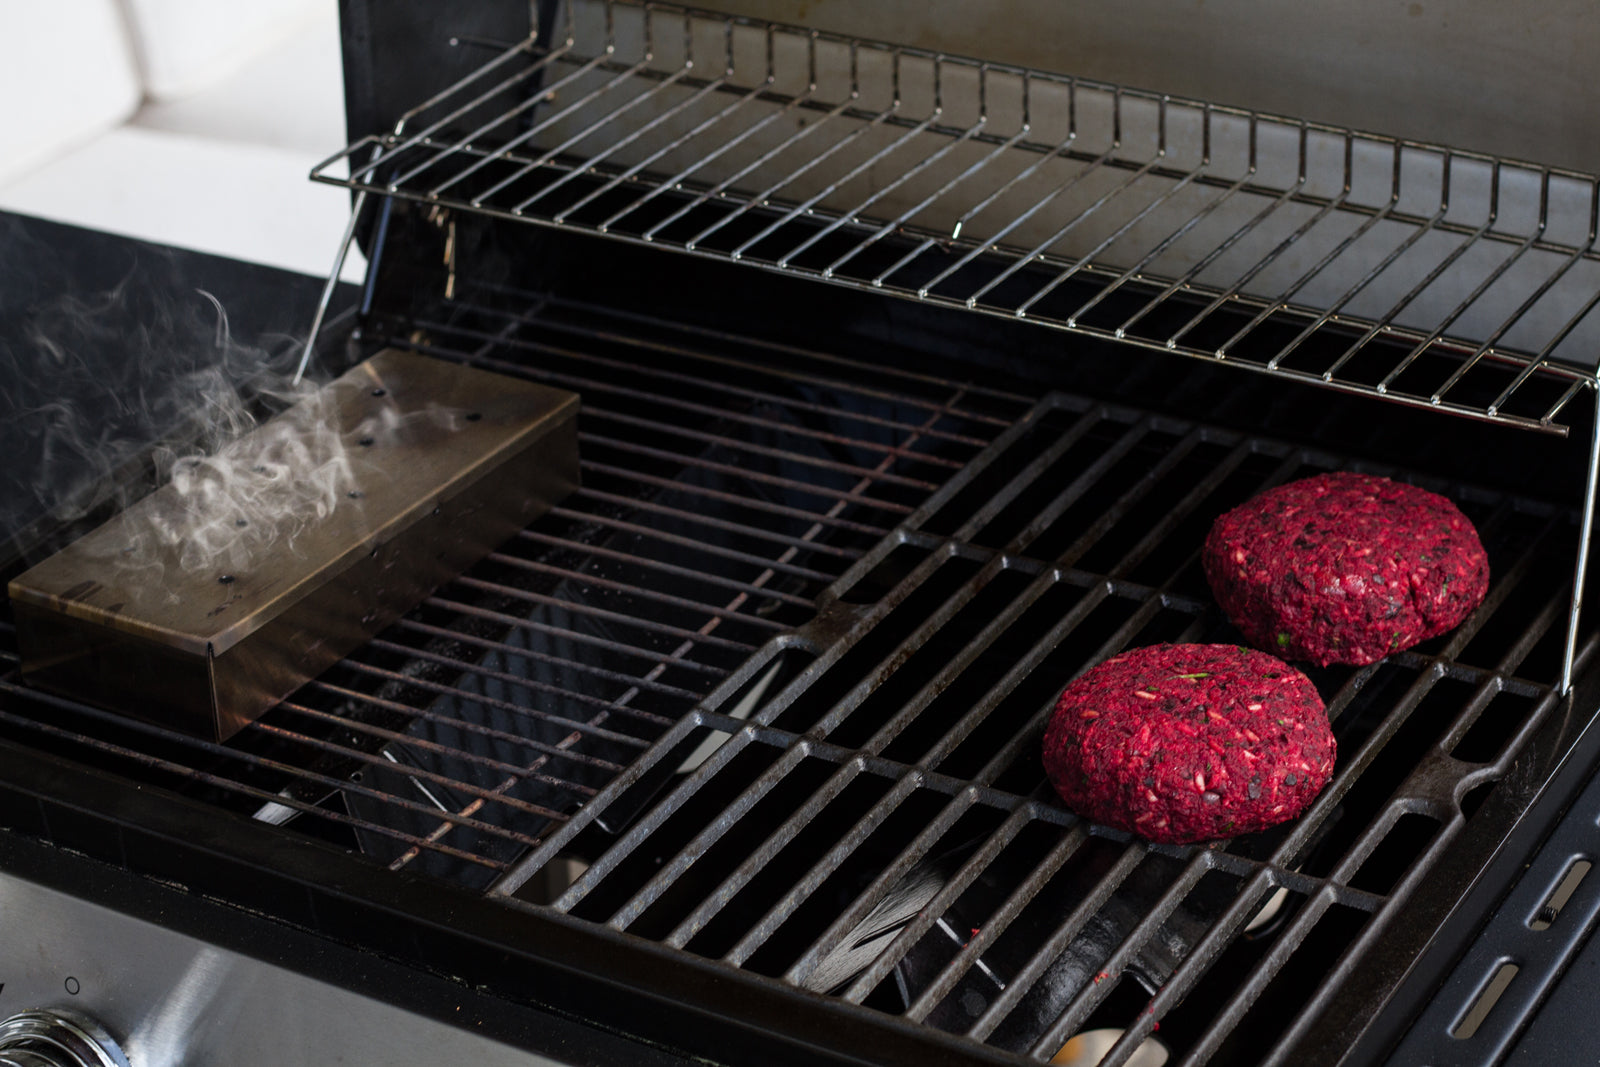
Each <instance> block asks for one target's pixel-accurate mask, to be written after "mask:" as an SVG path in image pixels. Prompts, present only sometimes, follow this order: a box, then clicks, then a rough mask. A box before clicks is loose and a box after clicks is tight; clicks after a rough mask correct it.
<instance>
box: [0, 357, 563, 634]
mask: <svg viewBox="0 0 1600 1067" xmlns="http://www.w3.org/2000/svg"><path fill="white" fill-rule="evenodd" d="M577 405H578V398H577V396H576V395H575V394H572V393H568V392H564V391H562V390H557V389H551V388H548V387H545V386H540V385H535V384H533V383H530V382H524V381H520V380H516V379H511V378H506V377H503V376H501V375H496V374H492V373H489V372H487V371H482V370H477V369H474V368H470V367H463V366H458V365H454V364H450V363H445V362H442V361H439V360H434V359H429V358H427V357H424V356H418V355H414V354H411V353H406V352H400V351H395V350H386V351H384V352H380V353H379V354H377V355H376V356H373V357H372V358H371V359H369V360H367V361H365V362H363V363H361V364H359V365H358V366H356V367H354V368H353V369H351V370H350V371H349V372H347V373H346V374H344V375H343V376H342V377H340V378H339V379H338V380H336V381H334V382H332V383H330V384H329V385H327V386H326V387H324V388H323V389H322V390H321V391H320V392H319V393H318V394H317V395H316V396H315V397H313V398H312V399H311V400H308V401H302V402H301V403H298V404H296V405H294V406H293V407H291V408H290V409H288V410H287V411H285V412H283V413H281V414H280V415H278V416H277V417H276V418H274V419H271V420H269V421H268V422H266V423H263V424H262V425H261V426H259V427H257V428H256V429H255V430H254V431H252V432H251V433H249V434H246V435H245V436H244V437H242V438H240V439H238V440H237V441H234V442H232V443H231V444H230V445H228V446H226V447H225V448H224V449H222V450H221V452H220V453H219V459H220V460H221V461H222V462H221V464H214V465H210V468H209V470H208V471H206V472H204V473H205V474H207V475H210V476H213V477H215V478H217V479H218V480H220V481H228V480H230V479H231V480H233V481H234V482H235V483H237V482H243V481H247V480H249V479H252V478H253V479H258V480H259V482H260V484H259V486H255V487H251V488H254V489H256V490H257V491H258V492H259V494H260V496H259V497H258V498H256V499H255V500H253V501H248V500H247V504H248V506H246V507H244V508H243V509H241V508H240V507H239V506H238V504H237V497H230V499H228V500H227V501H226V502H225V503H222V504H220V505H214V507H215V510H214V513H207V511H206V510H205V509H206V505H207V504H209V503H212V501H211V500H209V499H205V497H208V496H209V495H210V494H208V493H204V492H202V493H195V492H192V491H191V492H190V493H189V494H185V493H183V492H182V491H181V490H180V487H179V486H178V484H176V483H175V482H169V483H168V484H167V485H165V486H163V487H162V488H161V489H159V490H157V491H156V492H154V493H152V494H150V495H149V496H147V497H145V498H144V499H142V500H140V501H138V502H137V503H135V504H134V505H132V506H131V507H129V508H126V509H125V510H123V511H122V512H120V513H118V514H117V515H116V516H115V517H114V518H112V519H111V520H110V521H108V522H107V523H105V524H104V525H102V526H100V527H99V528H97V529H96V530H94V531H92V532H91V533H89V534H88V535H86V536H84V537H83V538H80V539H79V540H78V541H76V542H74V543H73V544H72V545H70V546H68V547H67V548H66V549H64V550H62V551H61V552H58V553H57V554H56V555H54V556H52V557H50V558H49V559H47V560H45V561H43V562H41V563H39V564H38V565H37V566H35V567H33V568H32V569H30V570H28V571H27V572H25V573H23V574H22V575H20V576H19V577H18V578H16V579H14V580H13V581H12V582H11V584H10V590H9V592H10V596H11V599H12V600H13V601H14V602H18V603H23V604H31V605H34V606H36V607H41V608H46V609H49V610H53V611H58V612H62V613H65V614H67V615H69V616H71V617H74V618H77V619H80V620H83V621H85V622H90V623H94V624H98V625H103V626H107V627H111V628H113V629H116V630H118V631H120V632H123V633H128V634H132V635H135V636H139V637H143V638H147V639H150V640H153V641H155V642H157V643H160V644H163V645H167V646H170V647H173V648H177V649H180V650H182V651H186V652H191V653H195V654H198V655H220V654H221V653H223V652H225V651H227V650H228V649H229V648H231V647H233V646H234V645H236V644H238V643H239V642H240V641H242V640H244V639H245V638H246V637H248V636H250V635H251V634H252V633H254V632H256V631H257V630H259V629H260V628H261V627H262V626H264V625H266V624H267V623H268V622H270V621H271V620H272V619H273V618H275V617H276V616H277V615H279V614H281V613H282V611H283V610H285V609H286V608H288V607H289V606H291V605H293V604H295V603H297V602H298V601H300V600H302V599H303V598H305V597H306V596H307V595H309V594H310V593H311V592H313V591H314V590H315V589H316V588H317V587H318V586H319V585H320V584H321V583H322V582H323V581H325V580H326V579H327V578H328V577H329V576H330V575H333V574H337V573H339V572H341V571H343V570H344V569H345V568H347V567H348V566H350V565H351V564H352V563H354V562H355V561H356V560H358V559H361V558H363V557H365V556H367V555H370V554H372V553H373V552H375V551H376V550H377V548H378V547H379V546H381V545H383V544H385V543H386V542H388V541H389V540H391V539H392V538H393V537H395V536H396V535H398V534H399V533H401V532H403V531H404V530H406V529H407V528H409V527H410V526H412V525H413V524H414V523H416V522H417V521H418V520H419V519H420V518H422V517H423V516H426V515H428V514H429V513H430V512H432V511H433V509H434V508H435V507H436V506H437V505H439V504H440V503H442V502H445V501H448V500H450V499H452V498H453V497H455V496H456V495H457V494H458V493H460V492H461V491H462V490H464V489H466V488H468V487H470V486H471V485H473V484H474V483H476V482H477V480H478V479H479V478H480V477H482V476H483V474H484V473H486V472H487V471H490V470H493V469H494V468H495V467H496V466H497V465H498V463H500V462H501V461H503V459H504V458H505V457H506V456H507V455H509V454H513V453H515V452H516V451H518V450H519V449H521V448H523V447H526V446H527V445H528V444H530V443H531V442H532V441H535V440H537V439H538V438H540V437H542V436H544V435H545V434H547V433H548V432H550V430H551V429H552V428H554V427H555V426H557V425H559V424H561V423H562V422H564V421H565V420H566V419H567V418H569V417H570V416H571V415H572V414H573V413H574V410H575V409H576V407H577ZM319 427H320V428H321V429H322V431H323V432H324V433H326V434H331V435H333V437H335V438H336V441H337V443H336V444H334V443H333V441H332V440H331V439H325V440H324V441H323V445H324V446H325V451H324V453H323V454H322V455H321V456H319V457H318V458H319V459H320V460H321V464H322V477H323V479H324V480H325V482H326V484H324V485H322V486H321V487H317V488H315V490H313V487H311V486H308V485H307V484H306V482H305V480H304V479H303V478H296V477H295V476H294V475H293V474H291V472H290V470H289V469H288V462H287V461H290V460H292V458H293V455H292V453H293V450H294V445H295V440H294V439H295V438H296V437H310V436H313V435H314V434H315V433H316V432H317V430H318V429H319ZM364 442H365V443H364ZM302 454H304V453H302ZM261 460H264V461H265V462H264V463H262V462H259V461H261ZM263 465H264V466H265V467H266V469H265V470H261V469H259V467H261V466H263ZM345 465H347V466H345ZM253 468H256V469H253ZM219 472H220V473H219ZM351 494H356V495H351ZM288 505H292V506H294V508H295V509H296V510H294V511H290V512H288V513H285V514H279V515H272V514H269V510H270V509H274V508H279V507H284V506H288ZM319 506H320V507H321V508H322V509H324V510H325V513H324V514H321V515H318V514H317V509H318V507H319ZM181 522H199V523H201V524H202V529H203V530H204V531H205V533H206V534H207V535H208V536H210V537H211V538H212V539H213V540H220V541H221V545H220V547H216V548H215V549H214V555H213V557H212V558H197V557H202V556H204V555H207V553H204V552H203V551H202V550H201V548H200V547H199V544H198V542H197V539H196V538H194V537H181V538H176V539H171V540H168V539H165V538H160V537H157V536H156V533H157V531H158V530H159V529H172V528H173V527H174V525H175V524H177V523H181ZM241 522H242V523H244V525H242V526H236V525H235V524H236V523H241ZM263 527H267V528H263ZM235 530H236V531H237V536H236V537H230V534H231V533H232V531H235ZM252 550H254V551H253V553H252ZM252 554H253V555H254V558H253V559H249V558H247V556H249V555H252Z"/></svg>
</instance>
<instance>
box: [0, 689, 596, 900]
mask: <svg viewBox="0 0 1600 1067" xmlns="http://www.w3.org/2000/svg"><path fill="white" fill-rule="evenodd" d="M0 691H4V692H6V693H9V694H12V695H14V696H15V695H26V696H28V697H30V698H31V699H34V700H39V701H43V702H45V703H49V704H52V705H55V706H57V707H61V708H64V709H66V710H70V711H75V712H80V713H86V714H90V715H99V716H103V717H107V718H115V719H117V721H119V722H122V723H125V724H127V725H130V726H133V727H134V728H135V729H137V730H138V731H139V732H141V733H145V734H147V735H150V736H153V737H161V738H163V740H168V741H172V740H176V741H179V742H181V743H187V744H192V745H194V746H195V747H198V748H202V749H205V750H206V751H207V752H208V753H210V754H211V755H214V756H221V757H224V758H226V759H229V760H232V761H235V762H239V763H244V764H247V765H249V766H251V767H253V768H258V769H263V770H268V771H275V772H278V773H285V772H287V773H289V774H290V775H292V776H293V777H294V778H296V779H298V780H301V781H306V782H313V783H315V784H317V785H320V786H324V787H327V788H329V789H331V790H346V791H349V792H354V793H358V794H360V795H362V796H364V797H366V798H368V799H370V800H376V801H379V802H381V803H386V804H390V805H393V806H395V807H399V808H404V809H406V810H408V811H412V812H417V813H428V814H437V809H434V808H429V807H425V806H423V805H421V804H418V803H417V802H415V801H411V800H406V799H405V798H403V797H395V796H391V795H389V794H387V793H384V792H382V791H380V790H376V789H369V788H367V787H365V786H362V785H360V784H358V783H351V782H346V781H343V780H340V779H333V778H328V777H327V776H325V775H321V774H318V773H316V772H314V771H311V770H308V769H306V768H298V767H290V766H288V765H286V764H282V763H279V762H277V761H274V760H269V759H263V758H261V757H259V756H253V755H251V754H249V753H245V752H241V751H239V750H237V749H232V748H227V747H224V746H222V745H213V744H210V743H207V742H200V741H195V740H193V739H191V738H187V737H183V736H182V735H179V734H174V733H171V732H170V731H167V730H162V729H160V728H159V727H154V726H151V725H149V724H147V723H141V722H137V721H136V720H126V719H123V718H121V717H120V716H116V715H115V714H114V713H111V712H101V711H99V710H98V709H95V708H91V707H89V706H88V705H83V704H77V703H75V702H72V701H68V700H61V699H59V698H53V697H51V696H50V695H49V694H42V693H36V692H34V691H32V690H28V689H24V688H23V687H22V686H19V685H17V684H16V683H15V682H13V681H11V680H9V679H3V678H0ZM0 720H3V721H5V722H8V723H11V724H12V725H14V726H19V727H22V728H25V729H28V730H33V731H35V732H39V733H45V734H48V735H50V736H52V737H55V738H58V739H60V740H66V741H74V742H79V743H83V744H87V745H88V746H89V747H91V748H93V749H95V750H96V751H99V752H103V753H106V754H108V755H113V756H117V757H120V758H122V759H125V760H130V761H132V762H134V763H136V764H139V765H140V766H143V767H146V768H149V769H151V770H157V771H164V772H168V773H173V774H178V775H181V776H183V777H185V778H189V779H192V780H194V781H197V782H201V783H204V784H205V785H208V786H212V787H214V788H217V789H221V790H224V791H226V792H229V793H232V794H234V795H237V796H243V797H250V798H252V799H255V800H258V801H261V802H263V803H269V804H270V803H278V804H283V805H285V806H288V807H292V808H295V809H296V810H297V811H300V812H302V813H303V814H308V815H314V816H316V817H317V818H319V819H329V820H332V821H334V822H339V823H343V824H345V825H347V826H354V827H358V828H360V829H363V830H370V831H372V832H374V833H378V834H382V835H384V836H387V837H392V838H395V839H397V840H412V841H416V840H417V839H416V838H414V837H411V836H410V835H406V834H403V833H402V832H400V831H397V830H394V829H393V828H390V827H385V826H380V825H378V824H375V823H369V822H368V821H366V820H363V819H358V818H355V817H353V816H349V815H345V814H343V813H342V812H335V811H329V810H327V809H325V808H319V807H317V806H315V805H313V804H307V803H304V802H302V801H299V800H296V799H295V798H293V797H290V796H287V795H283V794H276V793H269V792H267V791H266V790H263V789H258V788H256V787H254V786H251V785H248V784H246V783H244V782H239V781H235V780H233V779H230V778H226V777H224V776H222V775H219V774H213V773H211V772H209V771H204V770H200V769H197V768H192V767H186V766H184V765H182V764H179V763H174V762H172V761H170V760H166V759H162V758H161V757H159V756H154V755H151V754H150V753H147V752H141V751H139V750H137V749H132V748H128V747H127V746H125V745H119V744H116V743H114V742H110V741H106V740H103V739H101V738H96V737H91V736H87V735H83V734H77V733H74V732H72V731H71V730H65V729H62V728H60V727H58V726H55V725H53V724H51V723H45V722H40V721H38V720H36V719H29V718H24V717H22V716H19V715H13V714H11V713H10V712H9V711H5V710H3V709H0ZM451 818H452V819H454V820H456V821H459V822H460V823H462V824H464V825H467V826H469V827H471V828H472V829H474V830H477V831H480V832H485V833H489V834H493V835H496V836H500V837H505V838H509V839H511V840H514V841H516V842H517V843H518V844H521V845H524V846H530V845H536V844H538V841H537V840H536V839H534V838H530V837H527V836H526V835H523V834H517V833H515V832H512V831H506V830H501V829H500V828H498V827H494V826H490V825H488V824H486V823H480V822H477V821H475V820H472V819H467V818H462V817H460V816H456V815H454V814H453V813H451ZM559 818H561V819H563V820H564V819H565V818H566V817H565V816H560V817H559ZM419 844H420V843H419ZM438 851H440V852H442V853H444V854H446V855H449V856H451V857H452V858H454V859H459V860H466V861H469V862H471V863H474V864H477V865H479V866H484V867H493V868H498V867H500V866H501V865H500V864H499V863H497V862H496V861H494V860H490V859H486V858H485V857H482V856H478V855H475V854H473V853H471V852H467V851H464V850H460V849H454V848H448V847H442V848H439V849H438Z"/></svg>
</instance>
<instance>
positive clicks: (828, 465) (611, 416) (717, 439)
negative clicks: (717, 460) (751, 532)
mask: <svg viewBox="0 0 1600 1067" xmlns="http://www.w3.org/2000/svg"><path fill="white" fill-rule="evenodd" d="M583 413H584V415H586V416H588V417H590V418H593V419H598V420H600V421H602V422H615V423H621V424H622V425H624V426H634V427H641V428H644V429H648V430H653V431H655V432H656V433H665V434H667V435H669V436H672V437H681V438H683V439H684V440H688V441H699V442H700V443H702V444H707V445H720V446H722V447H723V448H727V449H730V450H732V451H736V452H748V453H749V454H750V455H753V456H766V457H767V458H769V459H781V460H783V461H784V462H786V463H797V464H799V465H801V466H806V467H816V468H817V469H818V470H825V471H834V472H837V473H839V474H853V475H856V476H858V477H865V478H866V479H867V480H868V481H869V482H883V483H885V484H887V485H903V486H908V487H910V488H912V489H922V490H926V491H928V492H932V491H933V490H935V489H938V488H939V485H938V483H937V482H930V481H927V480H926V479H923V478H911V477H907V476H906V475H903V474H893V473H890V472H889V471H880V470H875V469H873V468H870V467H863V466H860V465H858V464H855V463H841V462H838V461H837V460H830V459H822V458H820V457H817V456H808V455H805V454H804V453H800V452H794V451H791V450H789V449H783V448H772V447H769V446H767V445H757V444H752V443H751V442H749V441H739V440H737V439H735V438H732V437H728V436H726V435H724V434H714V433H707V432H705V431H703V430H691V429H689V428H688V427H684V426H677V425H670V424H665V423H661V422H657V421H654V420H651V419H642V418H637V417H635V416H632V415H622V414H619V413H617V412H613V411H609V410H607V409H606V408H603V407H597V406H595V405H593V404H585V405H584V408H583ZM883 451H887V452H888V453H889V456H890V457H891V458H902V459H903V458H906V457H904V456H897V455H896V453H895V451H894V450H892V449H885V450H883ZM920 458H921V457H918V459H919V460H920ZM945 465H946V466H953V467H955V468H957V469H960V467H961V464H959V463H949V464H945Z"/></svg>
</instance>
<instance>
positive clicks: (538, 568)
mask: <svg viewBox="0 0 1600 1067" xmlns="http://www.w3.org/2000/svg"><path fill="white" fill-rule="evenodd" d="M487 558H488V559H490V560H492V561H493V562H495V563H501V564H504V565H505V566H508V567H514V568H516V569H517V570H520V571H526V572H528V573H530V574H548V575H553V576H557V577H562V578H570V579H572V580H573V581H576V582H579V583H582V584H584V585H592V586H594V587H596V588H598V589H610V590H613V591H616V592H622V593H628V594H629V595H632V596H638V597H643V598H644V599H646V600H651V601H655V602H656V603H659V604H667V605H671V606H673V607H679V608H686V609H688V610H690V611H695V612H699V613H702V614H707V615H712V616H715V617H716V618H719V619H731V620H737V621H738V622H740V623H742V624H744V625H747V626H754V627H757V628H758V629H763V630H766V631H768V632H769V633H781V632H783V631H785V630H787V629H788V627H787V626H784V625H783V624H782V623H779V622H773V621H772V620H771V619H765V618H762V617H761V616H759V615H751V614H749V613H747V612H740V611H732V610H729V609H728V608H722V607H717V606H716V605H715V604H707V603H705V602H704V601H700V600H691V599H689V598H688V597H682V596H673V595H672V594H671V593H661V592H657V591H656V590H654V589H646V588H643V587H641V586H638V585H634V584H631V583H629V582H618V581H613V580H612V579H610V578H602V577H600V576H598V575H594V574H588V573H586V572H584V571H575V570H572V569H570V568H567V567H556V566H552V565H550V564H548V563H539V562H537V561H536V560H529V559H523V558H522V557H521V556H508V555H506V554H505V553H503V552H493V553H490V554H489V556H488V557H487ZM757 589H758V591H759V587H757Z"/></svg>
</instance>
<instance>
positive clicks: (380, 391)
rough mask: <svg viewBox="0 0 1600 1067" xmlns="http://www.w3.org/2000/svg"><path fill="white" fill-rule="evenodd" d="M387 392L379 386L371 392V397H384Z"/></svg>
mask: <svg viewBox="0 0 1600 1067" xmlns="http://www.w3.org/2000/svg"><path fill="white" fill-rule="evenodd" d="M388 392H389V390H387V389H385V388H383V387H382V386H379V387H378V388H376V389H374V390H372V395H373V396H386V395H387V394H388Z"/></svg>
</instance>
